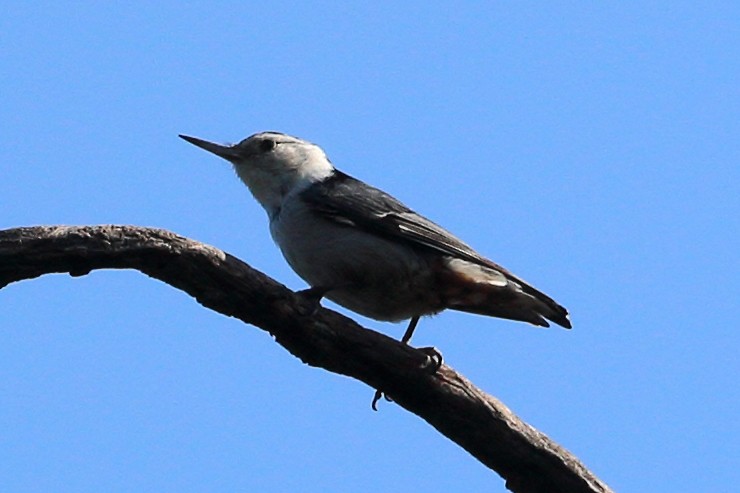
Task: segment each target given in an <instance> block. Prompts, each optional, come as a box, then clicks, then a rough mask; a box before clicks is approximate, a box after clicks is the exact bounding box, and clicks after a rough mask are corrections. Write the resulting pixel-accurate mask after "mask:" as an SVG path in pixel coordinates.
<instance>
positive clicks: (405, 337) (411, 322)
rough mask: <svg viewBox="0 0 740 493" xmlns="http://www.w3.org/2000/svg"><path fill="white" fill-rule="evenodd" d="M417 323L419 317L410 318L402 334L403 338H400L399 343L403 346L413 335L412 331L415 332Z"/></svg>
mask: <svg viewBox="0 0 740 493" xmlns="http://www.w3.org/2000/svg"><path fill="white" fill-rule="evenodd" d="M418 323H419V316H418V315H417V316H415V317H412V318H411V320H409V326H408V327H406V332H404V334H403V337H401V342H402V343H404V344H408V343H409V341H410V340H411V336H412V335H414V330H416V325H417V324H418Z"/></svg>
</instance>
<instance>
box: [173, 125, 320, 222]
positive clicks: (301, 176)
mask: <svg viewBox="0 0 740 493" xmlns="http://www.w3.org/2000/svg"><path fill="white" fill-rule="evenodd" d="M180 137H181V138H183V139H184V140H186V141H188V142H190V143H191V144H193V145H196V146H198V147H200V148H202V149H205V150H206V151H209V152H212V153H213V154H215V155H217V156H219V157H221V158H224V159H226V160H227V161H229V162H230V163H231V164H233V165H234V169H235V170H236V174H237V175H239V178H241V180H242V181H243V182H244V184H245V185H247V187H249V190H250V191H251V192H252V195H254V197H255V198H256V199H257V201H258V202H259V203H260V204H261V205H262V206H263V207H264V208H265V210H266V211H267V213H268V214H270V215H272V214H273V213H274V212H275V211H277V210H278V209H279V208H280V206H281V204H282V201H283V200H284V199H285V197H286V196H288V195H290V194H292V193H295V192H298V191H300V190H303V189H304V188H306V187H307V186H309V185H311V184H312V183H315V182H317V181H321V180H323V179H324V178H327V177H328V176H329V175H331V174H332V172H333V171H334V166H332V164H331V162H330V161H329V159H327V157H326V154H324V151H323V150H322V149H321V148H320V147H319V146H317V145H316V144H312V143H311V142H308V141H305V140H301V139H299V138H296V137H291V136H290V135H286V134H282V133H279V132H260V133H257V134H254V135H252V136H250V137H247V138H246V139H244V140H242V141H241V142H239V143H238V144H234V145H221V144H216V143H213V142H208V141H207V140H202V139H198V138H196V137H189V136H187V135H180Z"/></svg>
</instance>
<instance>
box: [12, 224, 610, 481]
mask: <svg viewBox="0 0 740 493" xmlns="http://www.w3.org/2000/svg"><path fill="white" fill-rule="evenodd" d="M94 269H136V270H139V271H141V272H143V273H145V274H147V275H148V276H151V277H153V278H156V279H159V280H161V281H163V282H166V283H167V284H170V285H172V286H174V287H176V288H178V289H181V290H183V291H185V292H186V293H188V294H190V295H191V296H193V297H194V298H195V299H196V300H197V301H198V302H199V303H200V304H202V305H203V306H205V307H207V308H210V309H212V310H215V311H217V312H219V313H222V314H224V315H228V316H230V317H235V318H237V319H239V320H241V321H243V322H246V323H248V324H251V325H254V326H256V327H259V328H260V329H263V330H265V331H267V332H269V333H270V334H272V335H273V336H274V337H275V340H276V341H277V342H278V343H279V344H280V345H282V346H283V347H285V348H286V349H287V350H288V351H290V353H291V354H293V355H295V356H297V357H298V358H300V359H301V360H302V361H303V362H305V363H307V364H309V365H311V366H316V367H319V368H324V369H326V370H328V371H331V372H335V373H339V374H342V375H347V376H349V377H352V378H355V379H357V380H360V381H362V382H365V383H366V384H367V385H369V386H370V387H372V388H374V389H382V390H383V391H384V392H385V393H386V395H388V396H390V397H391V398H392V399H393V401H395V402H396V403H397V404H398V405H400V406H402V407H403V408H405V409H407V410H408V411H410V412H412V413H414V414H416V415H418V416H419V417H421V418H422V419H424V420H425V421H427V422H428V423H429V424H431V425H432V426H433V427H434V428H436V429H437V430H438V431H439V432H440V433H442V434H443V435H445V436H446V437H447V438H449V439H450V440H452V441H454V442H455V443H457V444H458V445H460V446H461V447H463V448H464V449H465V450H466V451H468V452H469V453H470V454H471V455H472V456H473V457H475V458H476V459H478V460H479V461H480V462H482V463H483V464H485V465H486V466H487V467H489V468H491V469H493V470H494V471H496V472H497V473H498V474H499V475H501V477H503V478H504V479H505V481H506V487H507V488H508V489H509V490H511V491H514V492H518V493H554V492H563V493H566V492H567V493H581V492H583V493H593V492H602V493H603V492H610V491H611V490H610V489H609V488H608V486H606V485H605V484H604V483H603V482H602V481H600V480H599V479H598V478H597V477H596V476H594V474H592V473H591V472H590V471H589V470H588V469H586V467H585V466H584V465H583V464H581V462H580V461H579V460H578V459H577V458H576V457H575V456H573V455H572V454H570V453H569V452H568V451H567V450H565V449H563V448H562V447H560V446H559V445H557V444H556V443H554V442H553V441H552V440H550V439H549V438H548V437H547V436H545V435H544V434H542V433H540V432H539V431H537V430H535V429H534V428H533V427H531V426H529V425H528V424H527V423H525V422H523V421H522V420H521V419H519V418H518V417H517V416H515V415H514V414H513V413H512V412H511V411H510V410H509V409H508V408H507V407H506V406H505V405H504V404H502V403H501V402H500V401H499V400H498V399H496V398H494V397H492V396H490V395H488V394H486V393H484V392H483V391H481V390H480V389H478V388H477V387H476V386H475V385H473V384H472V383H471V382H469V381H468V380H467V379H466V378H465V377H464V376H462V375H460V374H459V373H457V372H455V371H454V370H453V369H452V368H450V367H449V366H447V365H443V366H442V367H441V368H440V369H439V371H437V372H436V373H435V374H431V373H430V371H429V369H428V368H429V365H430V361H429V358H428V356H427V355H426V354H425V353H423V352H422V351H419V350H417V349H414V348H412V347H409V346H406V345H404V344H401V343H400V342H398V341H396V340H394V339H391V338H390V337H387V336H385V335H383V334H380V333H378V332H374V331H372V330H369V329H366V328H363V327H361V326H359V325H358V324H356V323H355V322H354V321H352V320H351V319H349V318H347V317H344V316H343V315H341V314H339V313H336V312H333V311H331V310H328V309H324V308H320V309H319V310H318V311H316V310H315V306H314V305H312V304H311V303H310V302H309V301H308V300H306V299H304V298H302V297H301V296H298V295H296V294H295V293H294V292H293V291H291V290H289V289H288V288H286V287H285V286H283V285H282V284H280V283H278V282H276V281H274V280H273V279H271V278H269V277H268V276H266V275H265V274H263V273H261V272H259V271H256V270H254V269H253V268H251V267H250V266H249V265H247V264H245V263H244V262H242V261H241V260H239V259H237V258H235V257H233V256H231V255H229V254H227V253H225V252H223V251H221V250H219V249H217V248H214V247H212V246H208V245H205V244H203V243H199V242H197V241H193V240H190V239H188V238H184V237H182V236H178V235H176V234H174V233H171V232H169V231H165V230H160V229H152V228H142V227H136V226H110V225H106V226H39V227H26V228H15V229H8V230H3V231H0V289H1V288H3V287H5V286H7V285H8V284H9V283H12V282H16V281H21V280H24V279H33V278H36V277H39V276H41V275H43V274H49V273H68V274H70V275H72V276H83V275H86V274H88V273H89V272H90V271H91V270H94Z"/></svg>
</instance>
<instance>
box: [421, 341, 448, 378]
mask: <svg viewBox="0 0 740 493" xmlns="http://www.w3.org/2000/svg"><path fill="white" fill-rule="evenodd" d="M418 349H419V351H421V352H422V353H424V354H426V355H427V360H426V362H425V363H424V368H425V369H427V370H429V373H431V374H432V375H434V374H435V373H437V370H439V369H440V367H441V366H442V363H444V359H443V358H442V353H440V352H439V350H438V349H437V348H436V347H434V346H428V347H420V348H418Z"/></svg>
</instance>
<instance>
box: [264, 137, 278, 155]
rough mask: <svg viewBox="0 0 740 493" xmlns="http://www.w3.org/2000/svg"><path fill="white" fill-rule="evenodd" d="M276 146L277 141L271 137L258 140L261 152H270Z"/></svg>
mask: <svg viewBox="0 0 740 493" xmlns="http://www.w3.org/2000/svg"><path fill="white" fill-rule="evenodd" d="M276 146H277V142H275V141H274V140H272V139H265V140H263V141H262V142H260V150H261V151H263V152H270V151H271V150H273V149H275V147H276Z"/></svg>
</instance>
